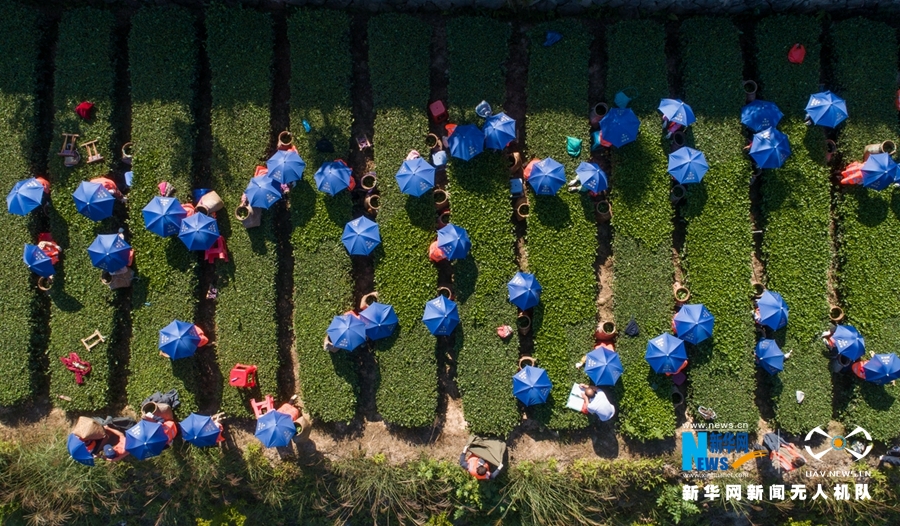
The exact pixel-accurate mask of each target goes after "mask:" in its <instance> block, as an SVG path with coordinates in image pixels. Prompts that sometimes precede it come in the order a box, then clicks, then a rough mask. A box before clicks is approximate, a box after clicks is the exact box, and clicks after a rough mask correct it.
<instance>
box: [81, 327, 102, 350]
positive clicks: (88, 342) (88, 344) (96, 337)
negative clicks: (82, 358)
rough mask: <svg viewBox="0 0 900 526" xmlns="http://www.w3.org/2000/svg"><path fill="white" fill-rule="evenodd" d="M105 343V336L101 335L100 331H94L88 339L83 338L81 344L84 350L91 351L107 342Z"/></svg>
mask: <svg viewBox="0 0 900 526" xmlns="http://www.w3.org/2000/svg"><path fill="white" fill-rule="evenodd" d="M105 341H106V338H104V337H103V335H102V334H100V330H99V329H97V330H95V331H94V333H93V334H91V335H90V336H88V337H87V338H82V339H81V344H82V345H84V348H85V349H86V350H88V351H90V350H91V349H93V348H94V347H96V346H97V345H98V344H100V343H102V342H105Z"/></svg>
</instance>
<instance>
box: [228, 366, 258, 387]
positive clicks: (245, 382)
mask: <svg viewBox="0 0 900 526" xmlns="http://www.w3.org/2000/svg"><path fill="white" fill-rule="evenodd" d="M228 378H229V380H228V383H229V384H230V385H231V386H232V387H256V366H255V365H244V364H242V363H239V364H237V365H235V366H234V368H233V369H232V370H231V373H230V374H229V376H228Z"/></svg>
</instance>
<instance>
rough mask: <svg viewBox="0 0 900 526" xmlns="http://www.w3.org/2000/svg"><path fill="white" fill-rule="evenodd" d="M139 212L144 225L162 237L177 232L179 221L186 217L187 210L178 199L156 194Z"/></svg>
mask: <svg viewBox="0 0 900 526" xmlns="http://www.w3.org/2000/svg"><path fill="white" fill-rule="evenodd" d="M141 214H143V216H144V227H145V228H146V229H147V230H149V231H151V232H153V233H154V234H156V235H158V236H162V237H169V236H174V235H176V234H178V231H179V230H181V222H182V221H183V220H184V218H185V217H187V212H185V210H184V208H182V207H181V203H180V202H179V201H178V199H175V198H174V197H161V196H156V197H154V198H153V199H152V200H151V201H150V202H149V203H147V206H145V207H144V209H143V210H141Z"/></svg>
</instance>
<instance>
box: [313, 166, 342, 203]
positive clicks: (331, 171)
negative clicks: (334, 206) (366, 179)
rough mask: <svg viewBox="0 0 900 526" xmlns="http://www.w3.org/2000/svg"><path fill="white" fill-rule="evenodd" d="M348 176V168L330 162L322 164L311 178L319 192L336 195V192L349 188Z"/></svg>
mask: <svg viewBox="0 0 900 526" xmlns="http://www.w3.org/2000/svg"><path fill="white" fill-rule="evenodd" d="M350 176H351V174H350V168H348V167H347V165H346V164H344V163H339V162H337V161H331V162H327V163H324V164H322V166H320V167H319V169H318V170H316V174H315V175H314V176H313V178H314V179H315V180H316V188H318V189H319V191H320V192H325V193H326V194H328V195H337V193H338V192H341V191H344V190H346V189H348V188H350Z"/></svg>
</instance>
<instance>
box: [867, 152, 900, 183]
mask: <svg viewBox="0 0 900 526" xmlns="http://www.w3.org/2000/svg"><path fill="white" fill-rule="evenodd" d="M860 172H862V176H863V182H862V184H863V186H865V187H866V188H871V189H873V190H884V189H885V188H887V187H888V185H890V184H891V183H893V182H894V181H895V180H897V178H898V177H900V170H898V167H897V163H896V162H894V160H893V159H892V158H891V154H889V153H873V154H872V155H870V156H869V158H868V159H866V162H864V163H863V165H862V168H861V169H860Z"/></svg>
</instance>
